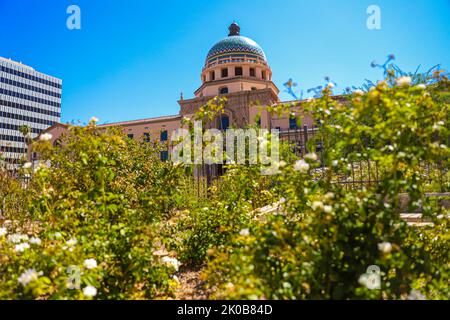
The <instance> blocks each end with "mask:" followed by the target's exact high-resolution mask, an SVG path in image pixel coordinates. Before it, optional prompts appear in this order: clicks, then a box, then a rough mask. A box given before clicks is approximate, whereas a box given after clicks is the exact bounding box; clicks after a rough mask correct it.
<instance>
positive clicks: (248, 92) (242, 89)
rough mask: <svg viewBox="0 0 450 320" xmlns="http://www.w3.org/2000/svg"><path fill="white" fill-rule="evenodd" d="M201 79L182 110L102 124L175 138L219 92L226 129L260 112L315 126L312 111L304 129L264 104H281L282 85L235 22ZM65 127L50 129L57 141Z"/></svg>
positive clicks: (264, 122)
mask: <svg viewBox="0 0 450 320" xmlns="http://www.w3.org/2000/svg"><path fill="white" fill-rule="evenodd" d="M200 80H201V85H200V86H199V88H198V89H197V90H196V91H195V92H194V97H193V98H190V99H184V98H183V97H181V99H180V100H179V101H178V104H179V106H180V111H179V113H178V114H177V115H168V116H163V117H156V118H147V119H139V120H131V121H123V122H116V123H110V124H105V125H99V127H100V128H101V127H103V128H106V127H111V126H121V127H122V128H123V130H124V132H125V133H126V134H127V135H128V136H129V137H130V138H133V139H147V140H149V139H152V140H156V141H161V142H165V141H170V136H171V133H172V132H173V130H175V129H177V128H179V127H180V126H181V120H182V118H183V117H190V116H192V115H193V114H194V113H195V112H196V111H197V110H198V109H199V108H200V107H201V106H203V105H205V104H206V103H207V102H208V101H209V100H211V99H212V98H214V97H216V96H226V98H227V102H226V104H225V107H224V114H223V115H221V116H220V117H218V118H217V119H216V122H215V124H213V127H216V128H218V129H223V130H225V129H227V128H228V127H230V126H234V127H238V128H242V127H245V126H246V125H248V124H254V123H255V121H256V118H257V115H258V114H260V118H259V120H258V121H259V123H258V124H259V125H260V126H261V128H267V129H279V130H280V131H282V132H287V131H289V130H293V129H295V130H297V129H301V130H307V129H308V128H312V127H313V126H314V124H313V121H312V119H311V118H310V117H308V116H307V115H299V116H300V117H301V118H302V125H303V126H304V128H297V122H296V120H295V119H293V118H290V117H289V115H285V116H283V117H281V118H278V117H276V116H272V115H271V114H270V113H269V112H268V111H267V110H265V108H264V106H271V105H274V104H279V103H282V102H281V101H280V99H279V97H278V93H279V89H278V88H277V86H276V85H275V84H274V83H273V82H272V70H271V68H270V65H269V61H268V59H267V57H266V54H265V53H264V50H263V49H262V48H261V47H260V46H259V45H258V44H257V43H256V42H255V41H253V40H252V39H250V38H247V37H245V36H242V35H241V32H240V27H239V26H238V25H237V24H236V23H233V24H231V25H230V27H229V34H228V36H227V37H226V38H224V39H222V40H220V41H219V42H217V43H216V44H214V45H213V46H212V48H211V49H210V50H209V52H208V53H207V54H206V59H205V64H204V65H203V67H202V69H201V72H200ZM300 103H301V102H300V101H294V102H293V105H294V106H293V108H292V112H293V113H296V115H298V114H297V112H300V108H297V107H296V106H295V105H300ZM261 106H262V107H263V108H261ZM66 130H67V126H66V125H63V124H55V125H53V126H52V127H50V128H49V129H47V130H46V132H49V133H51V134H52V136H53V141H56V140H57V139H58V138H59V137H60V135H61V134H63V133H64V132H65V131H66ZM297 131H298V130H297ZM167 156H168V153H167V152H163V153H162V154H161V157H162V158H163V159H165V158H167Z"/></svg>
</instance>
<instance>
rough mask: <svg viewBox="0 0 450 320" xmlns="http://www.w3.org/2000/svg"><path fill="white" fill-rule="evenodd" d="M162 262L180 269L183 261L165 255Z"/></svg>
mask: <svg viewBox="0 0 450 320" xmlns="http://www.w3.org/2000/svg"><path fill="white" fill-rule="evenodd" d="M162 262H163V263H165V264H166V265H169V266H171V267H172V268H174V269H175V271H178V268H179V267H180V265H181V263H180V262H179V261H178V260H177V259H176V258H171V257H163V258H162Z"/></svg>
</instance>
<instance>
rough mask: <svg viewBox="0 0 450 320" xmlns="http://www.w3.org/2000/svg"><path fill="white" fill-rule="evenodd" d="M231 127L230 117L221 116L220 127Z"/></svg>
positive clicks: (223, 128)
mask: <svg viewBox="0 0 450 320" xmlns="http://www.w3.org/2000/svg"><path fill="white" fill-rule="evenodd" d="M229 127H230V118H229V117H228V116H226V115H224V116H222V117H221V118H220V129H222V130H227V129H228V128H229Z"/></svg>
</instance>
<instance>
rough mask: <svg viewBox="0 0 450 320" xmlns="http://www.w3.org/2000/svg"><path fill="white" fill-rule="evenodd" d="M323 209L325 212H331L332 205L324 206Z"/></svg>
mask: <svg viewBox="0 0 450 320" xmlns="http://www.w3.org/2000/svg"><path fill="white" fill-rule="evenodd" d="M323 211H324V212H325V213H331V212H333V207H332V206H328V205H327V206H324V207H323Z"/></svg>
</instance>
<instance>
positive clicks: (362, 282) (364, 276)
mask: <svg viewBox="0 0 450 320" xmlns="http://www.w3.org/2000/svg"><path fill="white" fill-rule="evenodd" d="M367 278H368V276H367V274H366V273H364V274H362V275H360V276H359V279H358V283H359V284H360V285H362V286H364V287H366V286H367Z"/></svg>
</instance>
